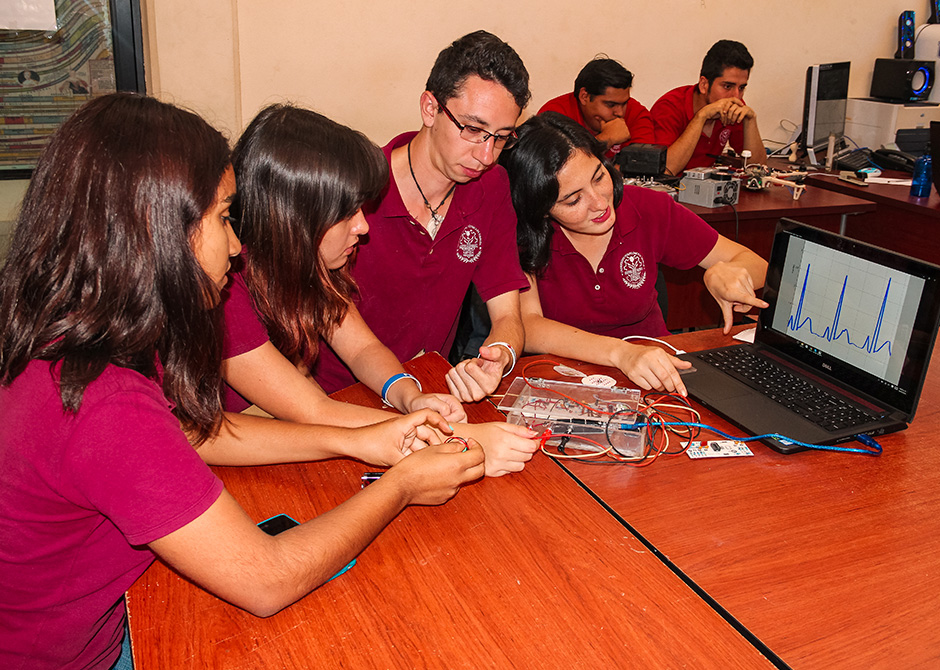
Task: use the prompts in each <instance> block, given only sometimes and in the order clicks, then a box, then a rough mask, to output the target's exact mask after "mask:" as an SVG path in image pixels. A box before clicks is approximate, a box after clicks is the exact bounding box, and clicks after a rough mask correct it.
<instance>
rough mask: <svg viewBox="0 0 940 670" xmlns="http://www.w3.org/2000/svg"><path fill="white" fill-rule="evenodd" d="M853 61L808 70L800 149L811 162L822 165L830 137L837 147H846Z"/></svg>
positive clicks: (815, 66)
mask: <svg viewBox="0 0 940 670" xmlns="http://www.w3.org/2000/svg"><path fill="white" fill-rule="evenodd" d="M850 68H851V63H849V62H843V63H823V64H821V65H811V66H810V67H808V68H807V69H806V89H805V94H804V96H803V132H802V133H801V134H800V150H801V153H802V154H803V155H805V156H806V157H807V159H808V160H809V163H810V165H819V164H820V161H819V158H820V154H821V153H822V152H823V151H824V150H828V148H829V144H830V136H831V137H832V138H833V144H834V148H835V150H840V149H841V148H842V147H843V146H844V141H845V140H844V136H845V110H846V106H847V104H848V99H849V69H850Z"/></svg>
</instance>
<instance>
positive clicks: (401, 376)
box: [382, 372, 424, 407]
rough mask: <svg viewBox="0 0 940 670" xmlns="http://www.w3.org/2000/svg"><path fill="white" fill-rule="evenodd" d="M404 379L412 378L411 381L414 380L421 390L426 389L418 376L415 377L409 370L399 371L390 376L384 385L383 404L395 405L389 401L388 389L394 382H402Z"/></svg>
mask: <svg viewBox="0 0 940 670" xmlns="http://www.w3.org/2000/svg"><path fill="white" fill-rule="evenodd" d="M402 379H410V380H411V381H413V382H414V383H415V384H417V385H418V390H419V391H424V389H422V388H421V382H419V381H418V378H417V377H415V376H414V375H409V374H408V373H407V372H399V373H398V374H397V375H392V376H391V377H389V378H388V381H386V382H385V384H383V385H382V404H383V405H387V406H388V407H394V405H392V403H390V402H389V401H388V390H389V389H390V388H392V384H394V383H395V382H400V381H401V380H402Z"/></svg>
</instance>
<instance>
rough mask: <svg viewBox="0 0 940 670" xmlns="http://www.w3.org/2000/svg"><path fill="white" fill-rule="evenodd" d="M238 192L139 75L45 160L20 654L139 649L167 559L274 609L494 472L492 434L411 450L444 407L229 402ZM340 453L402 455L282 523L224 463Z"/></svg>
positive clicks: (17, 336) (23, 278)
mask: <svg viewBox="0 0 940 670" xmlns="http://www.w3.org/2000/svg"><path fill="white" fill-rule="evenodd" d="M234 192H235V180H234V174H233V171H232V168H231V165H230V164H229V148H228V143H227V142H226V140H225V138H224V137H223V136H222V135H221V134H220V133H219V132H218V131H216V130H215V129H213V128H212V127H211V126H209V125H208V124H207V123H206V122H205V121H203V120H202V119H200V118H199V117H198V116H196V115H195V114H192V113H190V112H186V111H183V110H181V109H178V108H176V107H173V106H172V105H168V104H165V103H162V102H159V101H157V100H154V99H151V98H146V97H142V96H137V95H133V94H127V93H119V94H113V95H108V96H104V97H100V98H96V99H95V100H92V101H91V102H89V103H88V104H86V105H85V106H84V107H82V108H81V109H79V110H78V111H77V112H76V113H75V114H74V115H73V116H72V117H70V118H69V119H68V120H67V121H66V122H65V123H64V124H63V125H62V127H61V128H60V129H59V130H58V131H57V132H56V133H55V134H54V135H53V136H52V138H51V139H50V142H49V144H48V146H47V148H46V149H45V151H44V152H43V154H42V156H41V158H40V160H39V163H38V165H37V167H36V169H35V171H34V173H33V177H32V180H31V181H30V185H29V188H28V190H27V192H26V196H25V199H24V201H23V205H22V209H21V213H20V215H19V219H18V222H17V227H16V231H15V233H14V236H13V240H12V244H11V249H10V252H9V256H8V259H7V262H6V265H5V266H4V267H3V268H2V270H0V333H2V337H0V471H2V472H3V486H0V631H2V633H0V667H2V668H4V669H5V670H13V669H19V668H30V669H33V668H50V669H51V668H57V669H61V668H111V667H113V666H114V664H115V662H116V661H119V660H120V662H121V663H122V664H123V663H124V662H125V659H121V658H120V657H121V655H122V651H121V649H122V637H124V631H125V619H126V617H125V609H124V598H123V595H124V592H125V591H126V590H127V588H128V587H130V585H131V584H132V583H133V582H134V581H135V580H136V579H137V578H138V577H139V576H140V575H141V574H142V573H143V572H144V571H145V570H146V569H147V567H148V566H149V565H150V563H152V562H153V560H154V559H155V557H157V556H159V557H160V558H161V559H162V560H164V561H166V562H167V563H168V564H169V565H171V566H172V567H173V568H174V569H175V570H177V571H178V572H179V573H181V574H183V575H185V576H186V577H187V578H188V579H190V580H192V581H194V582H195V583H197V584H200V585H202V586H203V587H204V588H206V589H207V590H209V591H211V592H213V593H215V594H216V595H218V596H219V597H220V598H224V599H225V600H228V601H229V602H231V603H233V604H235V605H237V606H239V607H242V608H244V609H246V610H248V611H249V612H252V613H254V614H256V615H259V616H268V615H270V614H273V613H274V612H276V611H278V610H280V609H281V608H283V607H286V606H287V605H289V604H290V603H292V602H293V601H294V600H296V599H297V598H298V597H299V596H300V595H301V594H304V593H307V592H308V591H310V590H312V589H314V588H316V587H317V586H318V585H319V584H322V583H323V582H324V581H326V580H327V579H329V578H330V577H331V576H332V575H334V574H335V573H336V572H337V570H339V569H340V568H342V567H343V566H344V565H346V564H347V563H348V562H349V561H350V559H352V558H353V557H354V556H355V555H356V554H357V553H359V552H360V551H361V550H362V549H363V548H364V547H365V546H366V545H367V544H368V542H369V541H370V540H371V539H372V538H373V537H374V536H375V535H376V534H377V533H378V532H379V531H380V530H381V529H382V528H383V527H384V526H385V525H386V524H387V523H388V522H389V521H390V520H391V519H392V518H394V516H395V515H396V514H397V513H398V512H399V511H401V509H403V507H404V506H406V505H409V504H439V503H442V502H444V501H445V500H447V499H449V498H450V497H452V496H453V495H454V494H455V493H456V491H457V489H458V487H459V486H460V485H461V484H463V483H465V482H467V481H470V480H472V479H475V478H477V477H480V476H482V474H483V465H482V461H483V453H482V450H481V449H480V448H479V446H478V445H476V443H474V442H471V443H470V448H469V449H468V450H466V451H462V445H459V444H443V445H434V446H428V447H425V448H424V449H420V450H416V451H415V453H414V454H411V455H409V456H407V457H403V453H404V452H407V451H410V450H411V447H412V446H413V445H414V443H415V440H416V439H417V438H418V437H421V436H424V437H428V436H429V435H430V431H429V426H428V425H425V424H429V425H430V426H434V427H435V428H438V429H446V423H445V422H444V421H443V419H442V418H441V417H440V416H439V415H437V414H435V413H433V412H430V411H424V412H419V413H416V414H412V415H409V416H408V417H401V418H398V419H395V420H392V421H390V422H387V423H386V424H384V425H379V426H376V427H370V428H367V429H360V430H359V431H352V430H344V429H338V428H322V427H316V426H291V425H290V424H286V423H283V422H277V421H273V420H265V419H260V418H258V417H240V416H237V415H236V416H232V417H224V416H223V412H222V407H221V402H220V394H219V389H220V384H221V377H220V366H221V358H222V351H221V332H220V328H219V310H218V309H217V306H218V304H219V301H220V291H221V288H222V286H224V284H225V283H226V281H227V275H226V273H227V271H228V269H229V257H230V256H232V255H233V254H236V253H238V250H239V248H240V244H239V242H238V240H237V238H236V237H235V234H234V233H233V232H232V229H231V227H230V225H229V207H230V204H231V200H232V197H233V195H234ZM396 436H397V437H396ZM193 445H195V446H196V448H195V449H194V448H193ZM342 455H351V456H355V457H358V458H362V459H363V460H370V461H372V462H379V463H383V464H392V463H396V464H395V465H394V466H393V467H391V469H389V470H388V471H387V472H386V474H385V475H384V476H383V477H382V478H381V480H380V481H377V482H375V483H374V484H372V485H371V486H369V487H368V488H367V489H366V490H364V491H362V492H361V493H359V494H357V495H355V496H353V497H352V498H351V499H350V500H348V501H346V502H345V503H343V504H342V505H340V506H339V507H337V508H336V509H335V510H332V511H331V512H330V513H329V514H328V515H326V517H327V518H324V517H318V518H315V519H313V520H311V521H308V522H306V523H303V524H300V525H299V526H297V527H295V528H291V529H289V530H287V531H285V532H283V533H281V534H279V535H277V536H269V535H267V534H265V533H264V532H263V531H262V530H260V529H259V528H258V527H257V526H255V524H254V523H253V522H252V520H251V519H249V518H248V516H247V515H246V514H245V512H244V511H243V510H242V509H241V508H240V507H239V505H238V503H237V502H235V500H234V498H232V497H231V496H230V495H229V494H228V493H227V492H226V491H225V490H224V488H223V485H222V482H221V481H220V480H219V479H218V478H217V477H216V476H215V475H214V474H213V473H212V471H211V470H210V469H209V467H208V465H207V463H210V464H220V465H251V464H261V463H268V462H277V461H284V460H299V459H312V458H317V457H330V456H342Z"/></svg>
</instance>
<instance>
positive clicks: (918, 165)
mask: <svg viewBox="0 0 940 670" xmlns="http://www.w3.org/2000/svg"><path fill="white" fill-rule="evenodd" d="M932 163H933V161H932V160H931V158H930V145H927V150H926V151H925V152H924V154H923V155H922V156H921V157H920V158H918V159H917V161H916V162H915V163H914V178H913V179H912V180H911V195H912V196H913V197H915V198H926V197H927V196H929V195H930V187H931V185H932V184H933V166H932Z"/></svg>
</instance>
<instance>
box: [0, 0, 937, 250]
mask: <svg viewBox="0 0 940 670" xmlns="http://www.w3.org/2000/svg"><path fill="white" fill-rule="evenodd" d="M919 4H920V5H924V7H923V8H921V7H919V6H918V7H916V8H917V12H918V19H919V20H923V19H924V18H925V16H926V3H919ZM141 5H142V10H143V11H142V13H143V20H144V24H145V28H144V32H145V43H146V59H145V67H146V71H147V78H148V89H149V90H150V92H152V93H153V94H155V95H157V96H159V97H161V98H162V99H165V100H169V101H173V102H176V103H178V104H182V105H186V106H188V107H191V108H192V109H195V110H196V111H198V112H200V113H202V114H203V115H204V116H205V117H206V118H207V119H209V120H210V121H212V122H213V123H214V124H216V125H217V126H218V127H219V128H221V129H223V130H226V131H227V132H228V133H229V135H230V136H233V137H234V136H236V135H237V133H238V132H239V131H240V130H241V129H242V128H243V127H244V125H245V124H246V123H247V122H248V121H249V120H250V119H251V117H252V116H253V115H254V114H255V113H256V112H257V111H258V109H260V108H261V107H262V106H264V105H265V104H267V103H270V102H273V101H280V100H292V101H295V102H297V103H300V104H304V105H308V106H310V107H313V108H315V109H317V110H318V111H321V112H323V113H324V114H326V115H328V116H330V117H332V118H334V119H336V120H338V121H341V122H343V123H346V124H348V125H351V126H353V127H355V128H358V129H360V130H362V131H364V132H365V133H366V134H368V135H369V136H370V137H371V138H372V139H373V140H375V141H376V142H379V143H384V142H385V141H387V140H388V139H389V138H390V137H392V136H393V135H395V134H397V133H398V132H400V131H403V130H407V129H411V128H415V127H417V123H418V113H417V103H418V96H419V95H420V93H421V91H422V90H423V87H424V81H425V79H426V78H427V74H428V70H429V69H430V67H431V64H432V63H433V61H434V57H435V56H436V55H437V53H438V51H440V50H441V49H442V48H443V47H444V46H446V45H447V44H448V43H449V42H451V41H452V40H454V39H456V38H457V37H459V36H460V35H463V34H465V33H467V32H470V31H472V30H476V29H478V28H484V29H487V30H490V31H492V32H494V33H496V34H497V35H499V36H500V37H502V38H503V39H505V40H506V41H507V42H509V43H510V44H511V45H513V47H515V48H516V50H517V51H518V52H519V54H520V55H521V56H522V58H523V60H524V61H525V63H526V66H527V67H528V69H529V73H530V75H531V85H532V94H533V98H532V105H531V106H530V109H529V110H527V111H528V113H532V112H534V111H535V110H537V109H538V107H539V106H540V105H541V104H542V103H543V102H545V101H546V100H547V99H549V98H551V97H553V96H555V95H558V94H560V93H564V92H567V91H569V90H570V89H571V86H572V82H573V80H574V76H575V75H576V74H577V72H578V70H579V69H580V68H581V66H582V65H583V64H584V63H585V62H587V61H588V60H589V59H590V58H591V57H593V56H594V55H595V54H596V53H598V52H604V53H607V54H608V55H609V56H611V57H613V58H616V59H618V60H620V61H622V62H623V63H624V64H625V65H626V66H627V68H629V69H630V70H632V71H633V73H634V74H635V75H636V79H635V83H634V90H633V95H634V97H636V98H637V99H638V100H639V101H641V102H643V103H644V104H646V105H647V106H651V105H652V103H653V102H654V101H655V100H656V98H657V97H658V96H659V95H661V94H662V93H664V92H665V91H667V90H669V89H670V88H673V87H675V86H679V85H681V84H688V83H693V82H694V81H695V80H696V78H697V76H698V68H699V66H700V64H701V60H702V56H703V55H704V53H705V51H706V50H707V49H708V47H709V46H710V45H711V44H712V43H713V42H714V41H715V40H717V39H721V38H731V39H738V40H740V41H742V42H744V43H745V44H747V46H748V48H749V49H750V51H751V53H752V55H753V56H754V59H755V62H756V63H755V66H754V70H753V72H752V77H751V85H750V86H749V88H748V93H747V101H748V103H749V104H750V105H751V106H753V107H754V108H755V109H756V110H757V113H758V119H759V122H760V128H761V131H762V135H763V136H764V137H765V138H768V139H773V140H785V139H787V138H788V137H789V135H790V131H791V130H792V127H793V124H797V123H799V121H800V118H799V117H800V112H801V106H802V99H803V78H804V76H805V71H806V67H807V66H808V65H811V64H813V63H819V62H830V61H836V60H851V61H852V81H851V87H850V91H849V93H850V95H853V96H864V95H866V94H867V93H868V86H869V83H870V81H871V71H872V65H873V63H874V59H875V58H879V57H890V56H892V55H893V53H894V48H895V45H894V39H895V38H894V32H895V26H896V24H897V17H898V14H899V13H900V12H901V11H903V10H905V9H909V8H910V7H911V6H914V5H917V3H914V5H912V3H910V2H909V1H908V0H855V1H854V2H852V3H849V2H845V1H837V0H790V1H789V2H786V3H772V2H769V0H756V1H754V2H742V1H741V0H623V1H621V2H615V3H614V2H612V3H607V4H606V6H603V5H598V7H601V8H602V9H601V12H599V13H598V14H595V15H594V16H592V17H590V18H588V17H587V16H586V15H585V12H584V7H586V6H587V5H580V4H579V3H573V2H571V0H516V1H515V2H511V3H507V2H503V1H497V0H478V2H475V3H473V4H471V5H466V4H464V5H457V4H454V3H444V2H441V1H440V0H435V1H433V2H432V1H429V0H409V1H408V2H404V1H398V2H389V1H387V0H345V1H343V2H323V1H322V0H210V1H208V2H206V1H203V2H193V1H192V0H141ZM22 191H23V187H22V185H17V184H10V183H3V182H0V222H2V221H4V220H7V221H8V220H10V218H11V217H12V213H11V212H12V210H13V208H14V207H15V204H16V203H17V202H18V201H19V199H20V198H21V197H22ZM0 228H2V225H0ZM0 235H2V230H0ZM0 243H2V239H0Z"/></svg>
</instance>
